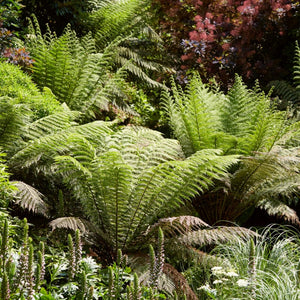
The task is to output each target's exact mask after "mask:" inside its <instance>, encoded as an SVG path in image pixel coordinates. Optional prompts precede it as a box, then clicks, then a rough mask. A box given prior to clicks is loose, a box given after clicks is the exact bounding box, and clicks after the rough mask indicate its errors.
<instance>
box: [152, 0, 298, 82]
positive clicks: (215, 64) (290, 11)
mask: <svg viewBox="0 0 300 300" xmlns="http://www.w3.org/2000/svg"><path fill="white" fill-rule="evenodd" d="M154 3H155V4H156V9H157V11H158V14H159V26H160V29H161V33H162V35H163V36H164V39H165V41H166V45H167V48H168V51H170V52H171V53H173V54H174V56H175V57H178V58H179V57H180V61H179V63H178V69H181V70H187V69H190V68H194V69H197V70H199V71H200V72H201V75H202V76H205V77H210V76H211V75H212V74H213V75H215V76H216V77H217V79H219V80H220V81H222V82H223V83H224V85H226V84H227V83H228V82H229V81H230V78H233V75H234V73H238V74H240V75H242V76H243V78H244V80H246V81H247V83H253V80H254V79H259V80H260V82H261V83H266V82H268V81H269V80H271V79H272V80H274V79H275V78H274V77H276V79H281V78H284V77H286V76H287V68H288V67H290V66H291V61H290V60H289V59H288V57H291V53H292V51H293V50H292V48H291V45H294V41H295V40H296V39H297V37H298V35H299V31H298V30H297V28H299V21H300V20H299V13H298V6H299V3H298V2H296V1H286V0H280V1H256V0H251V1H250V0H247V1H234V0H232V1H223V0H215V1H199V0H187V1H176V2H174V1H171V2H170V1H164V0H154Z"/></svg>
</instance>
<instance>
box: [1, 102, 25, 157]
mask: <svg viewBox="0 0 300 300" xmlns="http://www.w3.org/2000/svg"><path fill="white" fill-rule="evenodd" d="M10 102H11V101H10V99H9V98H3V97H1V98H0V146H1V147H2V149H3V150H5V151H8V152H9V151H12V150H13V149H14V147H15V146H16V141H17V140H18V139H19V138H20V135H21V134H22V131H23V127H24V126H26V124H28V123H29V120H30V111H29V110H28V108H27V107H26V106H24V105H22V104H11V103H10Z"/></svg>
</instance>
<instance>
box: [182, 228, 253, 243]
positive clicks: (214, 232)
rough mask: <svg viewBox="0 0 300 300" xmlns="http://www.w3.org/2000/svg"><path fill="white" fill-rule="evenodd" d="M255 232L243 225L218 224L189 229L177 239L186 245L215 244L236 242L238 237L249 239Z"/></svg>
mask: <svg viewBox="0 0 300 300" xmlns="http://www.w3.org/2000/svg"><path fill="white" fill-rule="evenodd" d="M256 235H257V234H256V233H255V232H253V231H252V230H250V229H247V228H243V227H232V226H220V227H216V228H215V227H212V228H208V229H201V230H196V231H191V232H189V233H187V234H185V235H183V236H181V237H179V241H180V242H182V243H184V244H187V245H211V244H213V245H216V244H221V243H226V242H238V241H239V240H240V239H244V240H249V239H250V238H251V237H255V236H256Z"/></svg>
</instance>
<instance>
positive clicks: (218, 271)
mask: <svg viewBox="0 0 300 300" xmlns="http://www.w3.org/2000/svg"><path fill="white" fill-rule="evenodd" d="M211 272H212V273H213V275H218V274H224V270H223V268H222V267H213V268H211Z"/></svg>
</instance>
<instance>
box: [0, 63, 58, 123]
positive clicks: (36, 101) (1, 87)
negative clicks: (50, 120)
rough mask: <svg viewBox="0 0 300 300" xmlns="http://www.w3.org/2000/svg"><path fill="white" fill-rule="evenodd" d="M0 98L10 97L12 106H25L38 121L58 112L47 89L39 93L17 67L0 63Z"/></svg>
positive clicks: (55, 101)
mask: <svg viewBox="0 0 300 300" xmlns="http://www.w3.org/2000/svg"><path fill="white" fill-rule="evenodd" d="M0 76H1V81H0V96H7V97H10V98H11V100H10V102H11V103H12V104H26V105H27V106H28V107H29V108H30V109H31V110H32V112H33V119H38V118H41V117H44V116H47V115H49V114H52V113H54V112H55V111H59V110H61V109H60V104H59V102H58V101H57V100H56V99H55V97H54V95H53V94H52V92H51V91H50V90H49V89H44V91H43V92H42V93H41V92H40V91H39V89H38V88H37V87H36V85H35V84H34V83H33V82H32V81H31V78H30V76H28V75H27V74H25V73H23V72H22V71H21V70H20V68H18V67H17V66H14V65H11V64H8V63H4V62H2V63H0Z"/></svg>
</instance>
